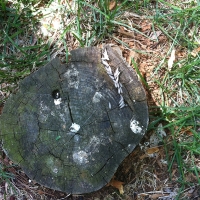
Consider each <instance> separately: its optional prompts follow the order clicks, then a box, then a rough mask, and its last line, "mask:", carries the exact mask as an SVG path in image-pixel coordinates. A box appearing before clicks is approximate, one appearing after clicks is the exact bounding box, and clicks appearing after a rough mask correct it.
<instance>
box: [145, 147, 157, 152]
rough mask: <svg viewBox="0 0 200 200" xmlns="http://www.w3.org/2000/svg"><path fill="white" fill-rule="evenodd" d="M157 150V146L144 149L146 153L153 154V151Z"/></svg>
mask: <svg viewBox="0 0 200 200" xmlns="http://www.w3.org/2000/svg"><path fill="white" fill-rule="evenodd" d="M157 152H159V148H158V147H151V148H148V149H147V150H146V153H147V154H153V153H157Z"/></svg>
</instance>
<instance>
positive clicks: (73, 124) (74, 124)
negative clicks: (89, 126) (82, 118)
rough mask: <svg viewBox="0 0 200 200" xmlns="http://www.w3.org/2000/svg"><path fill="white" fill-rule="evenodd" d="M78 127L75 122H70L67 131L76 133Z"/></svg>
mask: <svg viewBox="0 0 200 200" xmlns="http://www.w3.org/2000/svg"><path fill="white" fill-rule="evenodd" d="M79 129H80V125H78V124H76V123H72V125H71V126H70V128H69V131H70V132H72V133H77V132H78V131H79Z"/></svg>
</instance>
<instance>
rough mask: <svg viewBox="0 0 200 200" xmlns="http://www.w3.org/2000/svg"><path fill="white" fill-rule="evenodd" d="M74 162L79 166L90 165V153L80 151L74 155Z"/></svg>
mask: <svg viewBox="0 0 200 200" xmlns="http://www.w3.org/2000/svg"><path fill="white" fill-rule="evenodd" d="M73 160H74V162H76V163H77V164H79V165H82V164H86V163H88V162H89V161H88V153H86V152H85V151H78V152H74V153H73Z"/></svg>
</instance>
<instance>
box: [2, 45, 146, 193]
mask: <svg viewBox="0 0 200 200" xmlns="http://www.w3.org/2000/svg"><path fill="white" fill-rule="evenodd" d="M108 59H109V60H108ZM109 70H111V71H109ZM147 125H148V108H147V102H146V96H145V91H144V89H143V87H142V84H141V83H140V81H139V80H138V77H137V75H136V73H135V71H134V70H133V69H132V68H131V67H130V66H128V65H127V64H126V63H125V62H124V60H123V59H122V58H121V57H120V55H119V54H118V53H117V51H115V50H113V49H112V48H111V47H110V46H108V45H107V46H105V49H103V50H101V49H98V48H96V47H89V48H80V49H77V50H73V51H71V60H70V62H69V63H67V64H62V63H61V62H60V61H59V59H58V58H55V59H53V60H52V61H51V62H49V63H48V64H47V65H46V66H44V67H41V68H40V69H39V70H38V71H36V72H34V73H32V74H31V75H29V76H28V77H26V78H25V79H24V80H22V81H21V82H20V85H19V90H18V92H17V93H16V94H13V95H11V97H10V98H9V99H8V100H7V102H6V104H5V106H4V109H3V114H2V116H1V118H0V130H1V139H2V141H3V148H4V150H5V152H6V154H7V155H8V157H9V158H10V159H11V160H13V161H14V162H15V163H16V164H18V165H19V166H21V167H22V169H23V170H24V171H25V173H26V174H27V175H28V176H29V178H30V179H34V180H35V181H37V182H38V183H40V184H42V185H44V186H46V187H49V188H52V189H54V190H59V191H63V192H67V193H72V194H82V193H89V192H93V191H96V190H98V189H100V188H102V187H103V186H104V185H106V184H107V183H108V182H109V181H110V179H111V178H112V177H113V175H114V173H115V172H116V170H117V168H118V166H119V164H120V163H121V162H122V161H123V160H124V158H125V157H126V156H127V155H128V154H130V153H131V152H132V151H133V149H134V148H135V147H136V145H137V144H138V143H139V142H140V140H141V138H142V137H143V135H144V134H145V131H146V129H147Z"/></svg>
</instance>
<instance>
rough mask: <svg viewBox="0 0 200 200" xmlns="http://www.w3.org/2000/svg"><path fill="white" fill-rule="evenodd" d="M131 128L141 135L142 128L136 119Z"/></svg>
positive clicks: (131, 122) (131, 123) (132, 120)
mask: <svg viewBox="0 0 200 200" xmlns="http://www.w3.org/2000/svg"><path fill="white" fill-rule="evenodd" d="M130 128H131V130H132V131H133V132H134V133H136V134H141V132H142V128H141V127H140V126H139V122H138V121H137V120H135V119H131V121H130Z"/></svg>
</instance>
